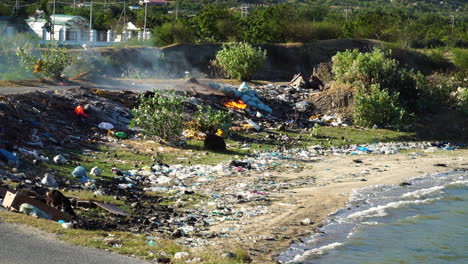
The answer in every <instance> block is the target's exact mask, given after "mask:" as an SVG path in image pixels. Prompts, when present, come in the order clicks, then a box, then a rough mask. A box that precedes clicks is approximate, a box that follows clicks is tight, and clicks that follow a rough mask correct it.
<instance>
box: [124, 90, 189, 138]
mask: <svg viewBox="0 0 468 264" xmlns="http://www.w3.org/2000/svg"><path fill="white" fill-rule="evenodd" d="M164 93H166V94H163V92H162V91H160V90H157V91H156V90H155V91H154V95H152V96H145V94H142V95H141V97H140V104H139V105H138V107H137V108H136V109H134V110H133V114H134V116H135V117H134V118H133V119H132V122H131V124H130V127H133V128H135V127H138V128H139V129H141V132H142V133H143V134H144V135H146V136H150V137H156V138H157V140H158V141H159V142H165V143H174V142H176V141H177V140H179V139H180V137H181V135H182V131H183V123H184V118H183V113H184V107H183V101H184V100H185V99H186V98H185V96H180V95H176V94H175V92H174V91H173V90H170V91H165V92H164Z"/></svg>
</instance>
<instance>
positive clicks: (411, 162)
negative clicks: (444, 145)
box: [213, 149, 468, 263]
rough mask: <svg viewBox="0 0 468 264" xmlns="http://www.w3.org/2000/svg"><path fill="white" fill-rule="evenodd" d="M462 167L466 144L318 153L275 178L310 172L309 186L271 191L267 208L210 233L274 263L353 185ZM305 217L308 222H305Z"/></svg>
mask: <svg viewBox="0 0 468 264" xmlns="http://www.w3.org/2000/svg"><path fill="white" fill-rule="evenodd" d="M353 160H360V161H362V163H355V162H354V161H353ZM436 164H445V165H446V166H435V165H436ZM467 167H468V150H467V149H458V150H455V151H444V150H438V151H436V152H433V153H426V152H422V150H418V149H415V150H413V152H412V153H409V154H403V153H399V154H392V155H375V154H370V155H360V156H328V157H326V156H325V157H321V158H319V159H318V160H317V161H315V162H314V163H312V164H308V165H307V166H306V168H305V169H304V170H303V171H302V172H300V173H286V174H279V178H281V179H289V180H292V179H299V178H310V177H315V179H316V180H315V182H314V184H312V185H311V186H307V187H293V188H290V189H287V190H284V191H279V192H278V193H271V194H270V198H271V200H272V203H271V205H270V206H269V207H268V209H267V211H268V212H267V213H265V214H261V215H258V216H255V217H248V218H241V219H240V220H236V221H232V222H229V223H221V224H219V225H216V226H213V228H214V229H218V230H222V229H230V230H234V231H232V232H230V233H229V238H228V239H223V238H217V239H215V241H216V245H217V247H219V248H224V247H229V246H231V247H232V246H233V245H234V246H236V245H237V246H240V247H242V248H244V249H245V250H247V251H248V252H249V254H250V256H251V258H252V263H277V262H276V260H275V257H276V256H277V255H278V254H280V253H281V252H282V251H284V250H286V249H287V248H288V247H289V245H291V244H292V243H294V242H295V241H297V240H300V239H301V238H304V237H308V236H310V235H311V234H313V233H315V232H314V231H315V230H317V228H318V227H320V226H321V225H322V223H323V222H324V221H325V220H326V218H327V217H328V216H329V215H330V214H332V213H334V212H335V211H336V210H338V209H341V208H343V207H344V206H345V205H346V203H347V202H348V201H349V198H350V194H351V193H352V191H353V190H354V189H359V188H365V187H369V186H374V185H378V184H399V183H401V182H403V181H405V180H407V179H409V178H412V177H416V176H421V175H424V174H433V173H439V172H444V171H453V170H455V169H457V168H467ZM305 219H310V222H311V223H310V224H307V220H306V221H303V220H305ZM301 221H303V223H301Z"/></svg>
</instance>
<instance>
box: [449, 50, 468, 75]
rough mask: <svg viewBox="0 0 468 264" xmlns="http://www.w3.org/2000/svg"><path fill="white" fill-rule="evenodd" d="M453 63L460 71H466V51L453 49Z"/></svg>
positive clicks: (467, 65)
mask: <svg viewBox="0 0 468 264" xmlns="http://www.w3.org/2000/svg"><path fill="white" fill-rule="evenodd" d="M452 52H453V63H454V64H455V65H456V66H457V67H458V68H460V69H461V70H468V50H467V49H453V51H452Z"/></svg>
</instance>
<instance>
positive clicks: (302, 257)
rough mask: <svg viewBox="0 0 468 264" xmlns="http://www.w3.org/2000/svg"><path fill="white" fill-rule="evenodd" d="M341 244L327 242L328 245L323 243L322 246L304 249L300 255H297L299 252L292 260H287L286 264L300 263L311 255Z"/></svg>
mask: <svg viewBox="0 0 468 264" xmlns="http://www.w3.org/2000/svg"><path fill="white" fill-rule="evenodd" d="M341 245H343V244H342V243H338V242H335V243H331V244H328V245H325V246H322V247H319V248H313V249H310V250H307V251H305V252H304V253H303V254H302V255H299V254H298V255H296V256H295V257H294V259H293V260H291V261H288V262H287V263H288V264H293V263H302V262H304V261H305V260H307V259H310V258H311V257H313V256H317V255H323V254H325V253H326V252H327V251H328V250H330V249H334V248H337V247H339V246H341Z"/></svg>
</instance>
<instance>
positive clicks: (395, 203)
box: [278, 170, 468, 264]
mask: <svg viewBox="0 0 468 264" xmlns="http://www.w3.org/2000/svg"><path fill="white" fill-rule="evenodd" d="M320 231H321V232H320V233H319V234H316V235H314V236H312V237H311V238H308V239H303V240H302V241H301V242H300V243H296V244H294V245H292V246H291V247H290V248H289V249H288V250H286V251H285V252H283V253H282V254H280V255H279V257H278V260H279V261H280V262H281V263H314V264H366V263H367V264H370V263H372V264H393V263H395V264H396V263H398V264H406V263H408V264H417V263H421V264H423V263H424V264H432V263H433V264H445V263H457V264H458V263H459V264H462V263H468V171H467V170H459V171H453V172H447V173H439V174H434V175H423V176H421V177H416V178H413V179H411V180H409V181H407V182H404V183H402V184H400V185H379V186H373V187H369V188H366V189H361V190H357V191H354V192H353V194H352V196H351V199H350V202H349V203H348V205H347V206H346V208H343V209H340V210H338V211H337V212H335V213H334V214H332V215H331V216H330V217H329V219H328V220H327V221H326V222H325V223H324V225H323V227H322V228H321V229H320Z"/></svg>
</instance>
